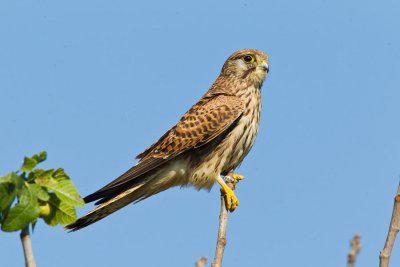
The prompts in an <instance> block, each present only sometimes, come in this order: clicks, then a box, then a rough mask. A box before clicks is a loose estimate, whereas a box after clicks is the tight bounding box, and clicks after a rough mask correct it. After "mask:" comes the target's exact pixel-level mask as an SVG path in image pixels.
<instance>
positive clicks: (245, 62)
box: [66, 49, 268, 231]
mask: <svg viewBox="0 0 400 267" xmlns="http://www.w3.org/2000/svg"><path fill="white" fill-rule="evenodd" d="M267 61H268V56H267V55H266V54H265V53H263V52H261V51H259V50H255V49H243V50H239V51H237V52H235V53H233V54H232V55H231V56H230V57H229V58H228V59H227V60H226V62H225V64H224V66H223V67H222V70H221V73H220V75H219V77H218V78H217V80H216V81H215V82H214V84H213V85H212V86H211V88H210V89H209V90H208V91H207V92H206V93H205V95H203V97H202V98H201V99H200V100H199V102H197V103H196V104H195V105H194V106H193V107H192V108H191V109H189V111H188V112H186V114H185V115H183V117H182V118H181V119H180V121H179V122H178V123H177V124H176V125H175V126H174V127H172V128H171V129H170V130H168V131H167V132H166V133H165V134H164V135H163V136H162V137H161V138H160V139H159V140H158V141H157V142H155V143H154V144H153V145H151V146H150V147H149V148H147V149H146V150H145V151H144V152H142V153H141V154H139V155H138V156H137V158H138V159H139V162H138V163H137V164H136V165H135V166H134V167H132V168H130V169H129V170H128V171H127V172H125V173H124V174H122V175H121V176H120V177H118V178H117V179H115V180H114V181H112V182H110V183H109V184H107V185H106V186H104V187H103V188H101V189H99V190H98V191H96V192H94V193H93V194H90V195H88V196H87V197H85V198H84V200H85V202H86V203H88V202H92V201H95V200H97V202H96V203H95V204H96V205H98V206H97V207H96V208H95V209H93V210H92V211H90V212H89V213H88V214H86V215H85V216H83V217H81V218H79V219H78V220H77V221H76V222H75V223H72V224H70V225H67V226H66V228H67V229H70V230H72V231H76V230H79V229H81V228H83V227H86V226H88V225H90V224H92V223H94V222H97V221H98V220H101V219H102V218H104V217H106V216H108V215H109V214H111V213H113V212H115V211H117V210H119V209H120V208H122V207H124V206H126V205H127V204H129V203H132V202H135V203H136V202H138V201H140V200H143V199H145V198H148V197H150V196H152V195H155V194H157V193H160V192H162V191H164V190H166V189H168V188H170V187H173V186H184V185H187V184H191V185H193V186H194V187H196V188H197V189H200V188H207V189H210V188H211V187H212V186H213V184H214V182H215V181H217V182H218V183H219V184H220V186H221V191H222V192H223V193H224V195H225V200H226V204H227V209H228V210H230V211H231V212H232V211H233V210H234V209H235V208H236V206H237V205H239V201H238V199H237V197H236V196H235V194H234V192H233V191H232V189H231V188H229V186H227V184H226V182H225V181H224V179H223V177H225V176H226V175H227V174H228V173H230V172H231V171H233V170H234V169H235V168H236V167H237V166H238V165H239V164H240V163H241V162H242V160H243V159H244V157H245V156H246V155H247V153H248V152H249V151H250V149H251V147H252V146H253V144H254V141H255V138H256V135H257V131H258V127H259V123H260V111H261V91H260V90H261V86H262V84H263V81H264V79H265V77H266V75H267V73H268V62H267ZM221 176H222V177H221ZM233 178H234V179H235V178H238V176H236V177H233Z"/></svg>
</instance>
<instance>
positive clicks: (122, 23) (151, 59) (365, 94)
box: [0, 0, 400, 267]
mask: <svg viewBox="0 0 400 267" xmlns="http://www.w3.org/2000/svg"><path fill="white" fill-rule="evenodd" d="M399 12H400V2H399V1H396V0H391V1H389V0H386V1H368V0H363V1H346V0H336V1H319V0H314V1H288V0H279V1H277V0H276V1H272V0H268V1H250V0H248V1H246V0H243V1H218V2H216V1H209V0H207V1H201V3H200V1H198V2H196V3H189V1H158V2H156V1H139V2H136V3H134V1H63V2H61V1H2V2H1V3H0V93H1V94H0V99H1V105H0V122H1V124H0V125H1V130H0V174H6V173H7V172H9V171H10V170H15V169H17V168H18V167H19V165H20V163H21V160H22V158H23V156H24V155H31V154H33V153H36V152H38V151H40V150H46V151H47V152H48V154H49V159H48V161H47V162H46V163H45V164H44V166H43V167H58V166H62V167H64V168H65V169H66V171H67V172H68V173H69V174H70V176H71V178H72V179H73V181H74V182H75V184H76V186H77V187H78V189H79V191H80V192H81V194H82V195H83V196H85V195H87V194H89V193H91V192H93V191H94V190H96V189H98V188H99V187H100V186H102V185H104V184H105V183H107V182H109V181H111V180H112V179H113V178H115V177H116V176H118V175H119V174H121V173H122V172H123V171H125V170H127V169H128V168H129V167H130V166H132V164H134V161H133V159H134V156H135V155H136V154H138V153H139V152H141V151H142V150H143V149H144V148H146V147H147V146H148V145H150V144H151V143H152V142H153V141H154V140H155V139H156V138H158V137H159V136H160V135H161V134H163V133H164V131H165V130H167V129H168V128H169V127H170V126H172V125H173V124H175V123H176V121H177V120H178V119H179V118H180V116H181V115H182V114H183V113H184V112H185V111H186V110H187V109H188V108H189V107H190V106H191V105H192V104H193V103H195V101H197V100H198V99H199V97H200V96H201V95H202V94H203V93H204V92H205V91H206V90H207V89H208V87H209V86H210V85H211V84H212V82H213V81H214V79H215V78H216V77H217V76H218V74H219V71H220V68H221V66H222V64H223V62H224V61H225V59H226V58H227V57H228V56H229V55H230V54H231V53H232V52H234V51H236V50H238V49H241V48H246V47H251V48H257V49H260V50H263V51H265V52H267V53H268V54H269V55H270V75H269V77H268V79H267V81H266V82H265V84H264V87H263V89H262V93H263V113H262V121H261V128H260V132H259V135H258V139H257V142H256V144H255V146H254V148H253V150H252V152H251V153H250V154H249V155H248V157H247V158H246V159H245V161H244V163H243V164H242V166H241V167H240V169H239V170H238V173H241V174H243V175H245V176H246V180H245V181H244V182H241V183H240V184H239V187H238V190H237V195H238V197H239V199H240V203H241V205H240V206H239V208H238V209H237V211H236V212H235V213H234V214H232V215H231V216H230V221H229V225H228V245H227V247H226V254H225V258H224V263H225V266H239V267H242V266H318V267H319V266H326V267H330V266H332V267H333V266H335V267H336V266H345V262H346V255H347V253H348V250H349V240H350V239H351V237H352V236H353V234H354V233H356V232H360V233H361V234H362V236H363V240H362V241H363V248H362V252H361V254H360V256H359V260H358V266H363V267H368V266H377V264H378V254H379V251H380V250H381V248H382V247H383V244H384V241H385V237H386V232H387V228H388V223H389V220H390V216H391V210H392V201H393V196H394V194H395V191H396V188H397V184H398V182H399V175H400V123H399V121H400V120H399V116H400V75H399V73H400V34H399V29H400V16H399ZM91 207H92V206H91V205H88V206H86V207H84V208H81V209H79V211H78V212H79V214H80V215H83V214H84V213H85V212H87V211H88V210H89V209H91ZM218 212H219V189H218V186H215V187H214V188H213V189H212V191H211V192H210V193H208V192H206V191H200V192H197V191H196V190H194V189H192V188H187V189H179V188H175V189H172V190H168V191H166V192H163V193H161V194H159V195H157V196H155V197H153V198H150V199H148V200H146V201H144V202H141V203H139V204H137V205H135V206H132V205H130V206H128V207H126V208H124V209H123V210H121V211H119V212H117V213H115V214H113V215H112V216H110V217H107V218H106V219H105V220H103V221H101V222H99V223H96V224H94V225H92V226H90V227H88V228H86V229H84V230H82V231H79V232H76V233H72V234H68V233H67V232H66V231H64V230H63V229H62V227H55V228H49V227H47V226H45V225H44V223H39V224H38V225H37V228H36V231H35V233H34V235H33V245H34V253H35V256H36V260H37V264H38V266H40V267H44V266H48V267H53V266H58V267H63V266H193V263H194V262H195V261H196V259H197V258H198V257H200V256H203V255H204V256H206V257H207V258H209V259H212V257H213V255H214V248H215V240H216V235H217V224H218ZM398 243H399V242H398ZM0 258H1V262H2V266H7V267H14V266H15V267H17V266H23V257H22V251H21V245H20V241H19V236H18V234H17V233H11V234H9V233H3V232H2V233H0ZM396 265H397V266H399V265H400V253H399V244H397V245H396V246H395V249H394V255H393V259H392V266H396Z"/></svg>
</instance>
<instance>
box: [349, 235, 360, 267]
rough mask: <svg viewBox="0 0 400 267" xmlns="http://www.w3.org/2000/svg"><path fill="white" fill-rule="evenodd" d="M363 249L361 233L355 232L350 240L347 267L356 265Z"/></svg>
mask: <svg viewBox="0 0 400 267" xmlns="http://www.w3.org/2000/svg"><path fill="white" fill-rule="evenodd" d="M360 250H361V235H360V234H355V235H354V237H353V239H352V240H351V241H350V252H349V255H348V256H347V267H354V264H355V263H356V260H357V255H358V253H359V252H360Z"/></svg>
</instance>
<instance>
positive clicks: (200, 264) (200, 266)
mask: <svg viewBox="0 0 400 267" xmlns="http://www.w3.org/2000/svg"><path fill="white" fill-rule="evenodd" d="M206 266H207V258H206V257H204V256H203V257H200V258H199V259H198V260H197V261H196V267H206Z"/></svg>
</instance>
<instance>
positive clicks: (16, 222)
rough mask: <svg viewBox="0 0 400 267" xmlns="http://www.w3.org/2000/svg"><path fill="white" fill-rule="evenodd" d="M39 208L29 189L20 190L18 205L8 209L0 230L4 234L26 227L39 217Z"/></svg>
mask: <svg viewBox="0 0 400 267" xmlns="http://www.w3.org/2000/svg"><path fill="white" fill-rule="evenodd" d="M39 213H40V208H39V203H38V201H37V198H36V196H35V195H34V194H33V192H31V190H30V188H29V187H27V186H25V187H23V188H22V189H21V192H20V194H19V201H18V203H17V204H16V205H15V206H14V207H12V208H11V209H10V211H9V212H8V214H7V215H6V217H5V218H4V220H3V222H2V225H1V229H2V230H3V231H5V232H13V231H17V230H20V229H23V228H24V227H26V226H27V225H28V224H29V223H31V222H33V221H34V220H36V219H37V217H39Z"/></svg>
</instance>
